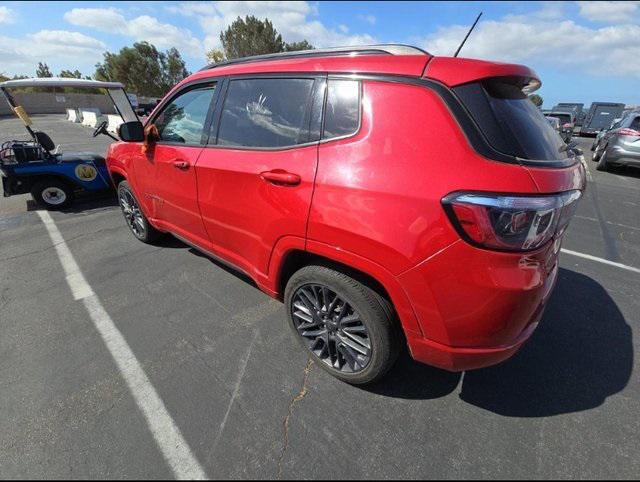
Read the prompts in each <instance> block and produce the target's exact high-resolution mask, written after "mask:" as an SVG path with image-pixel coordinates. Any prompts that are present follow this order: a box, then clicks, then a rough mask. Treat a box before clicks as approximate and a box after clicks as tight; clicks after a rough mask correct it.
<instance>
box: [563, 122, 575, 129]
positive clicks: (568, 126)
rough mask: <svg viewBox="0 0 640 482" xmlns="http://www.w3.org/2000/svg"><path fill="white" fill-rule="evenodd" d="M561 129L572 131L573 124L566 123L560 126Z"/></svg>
mask: <svg viewBox="0 0 640 482" xmlns="http://www.w3.org/2000/svg"><path fill="white" fill-rule="evenodd" d="M562 128H563V129H573V124H571V123H569V122H566V123H565V124H562Z"/></svg>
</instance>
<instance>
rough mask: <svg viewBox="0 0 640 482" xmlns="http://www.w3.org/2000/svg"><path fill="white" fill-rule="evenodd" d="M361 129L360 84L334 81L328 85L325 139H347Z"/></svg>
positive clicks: (355, 81)
mask: <svg viewBox="0 0 640 482" xmlns="http://www.w3.org/2000/svg"><path fill="white" fill-rule="evenodd" d="M359 127H360V82H359V81H357V80H341V79H332V80H329V81H328V83H327V104H326V108H325V120H324V131H323V134H322V138H323V139H333V138H336V137H345V136H349V135H352V134H355V133H356V132H358V128H359Z"/></svg>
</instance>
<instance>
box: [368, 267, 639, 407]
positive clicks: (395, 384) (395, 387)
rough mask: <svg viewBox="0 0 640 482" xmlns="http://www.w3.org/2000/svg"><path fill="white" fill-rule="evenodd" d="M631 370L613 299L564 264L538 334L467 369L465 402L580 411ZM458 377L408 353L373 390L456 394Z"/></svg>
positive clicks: (617, 386) (625, 330)
mask: <svg viewBox="0 0 640 482" xmlns="http://www.w3.org/2000/svg"><path fill="white" fill-rule="evenodd" d="M632 368H633V346H632V338H631V328H630V327H629V325H628V324H627V323H626V321H625V319H624V316H623V315H622V313H621V312H620V310H619V309H618V307H617V305H616V303H615V301H614V300H613V299H612V298H611V297H610V296H609V294H608V293H607V292H606V290H605V289H604V288H603V287H602V286H601V285H600V284H599V283H598V282H597V281H595V280H593V279H592V278H590V277H588V276H585V275H582V274H580V273H576V272H574V271H571V270H567V269H561V270H560V273H559V279H558V284H557V286H556V289H555V291H554V294H553V295H552V297H551V300H550V301H549V306H548V307H547V309H546V312H545V315H544V318H543V320H542V322H541V324H540V326H539V327H538V329H537V331H536V333H535V335H534V336H533V338H532V339H531V340H530V341H529V342H528V343H527V344H526V345H525V346H524V348H523V349H522V350H521V351H520V352H519V353H518V354H516V355H515V356H514V357H513V358H512V359H510V360H508V361H506V362H504V363H502V364H500V365H497V366H494V367H490V368H485V369H482V370H474V371H469V372H467V373H465V375H464V378H463V381H462V386H461V391H460V399H461V400H464V401H465V402H467V403H470V404H472V405H475V406H478V407H481V408H484V409H486V410H489V411H491V412H494V413H496V414H499V415H504V416H509V417H548V416H552V415H557V414H561V413H571V412H578V411H582V410H588V409H591V408H595V407H598V406H599V405H601V404H602V403H603V402H604V401H605V399H606V398H607V397H609V396H611V395H614V394H615V393H618V392H619V391H621V390H622V389H623V388H624V387H625V386H626V385H627V383H628V382H629V379H630V377H631V371H632ZM459 379H460V375H459V374H453V373H448V372H444V371H441V370H437V369H435V368H430V367H427V366H424V365H419V364H418V363H415V362H412V361H411V360H410V359H408V355H407V356H406V357H404V358H403V359H401V360H400V362H399V363H398V365H397V366H396V367H395V368H394V370H393V371H392V373H390V376H388V377H386V378H385V379H384V380H383V381H382V382H381V383H379V384H377V385H375V386H373V387H370V390H371V391H373V392H376V393H379V394H383V395H387V396H391V397H398V398H419V399H430V398H435V397H439V396H443V395H447V394H448V393H451V392H452V391H453V390H455V389H456V386H457V384H458V382H459Z"/></svg>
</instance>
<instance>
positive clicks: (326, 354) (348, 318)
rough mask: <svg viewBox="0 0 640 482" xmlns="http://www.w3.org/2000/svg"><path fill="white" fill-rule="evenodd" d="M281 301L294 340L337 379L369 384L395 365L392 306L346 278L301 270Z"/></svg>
mask: <svg viewBox="0 0 640 482" xmlns="http://www.w3.org/2000/svg"><path fill="white" fill-rule="evenodd" d="M323 292H324V294H323ZM309 294H311V298H309ZM313 295H315V296H316V302H317V303H314V301H313ZM336 297H337V298H338V301H336ZM305 300H306V302H305ZM284 302H285V306H286V310H287V318H288V323H289V327H290V328H291V330H292V331H293V333H294V336H295V337H296V338H297V339H298V341H299V342H300V343H301V345H302V346H303V347H304V348H305V349H306V350H307V352H308V353H309V355H310V357H311V358H312V359H313V360H314V362H315V363H316V364H317V365H318V366H320V367H321V368H322V369H324V370H326V371H327V372H328V373H330V374H331V375H333V376H334V377H336V378H338V379H339V380H342V381H344V382H347V383H350V384H353V385H364V384H370V383H373V382H375V381H378V380H380V379H381V378H382V377H383V376H384V375H385V374H386V373H387V372H388V371H389V370H390V369H391V367H392V366H393V364H394V363H395V361H396V359H397V357H398V354H399V352H400V346H401V344H400V340H401V334H400V331H399V328H398V325H397V322H396V317H395V314H394V311H393V308H392V306H391V304H390V303H389V302H388V301H387V300H386V299H385V298H383V297H382V296H380V295H379V294H378V293H376V292H375V291H374V290H372V289H371V288H369V287H367V286H365V285H364V284H362V283H360V282H359V281H356V280H355V279H353V278H351V277H350V276H347V275H346V274H344V273H341V272H339V271H335V270H333V269H330V268H328V267H325V266H306V267H304V268H302V269H300V270H299V271H297V272H295V273H294V274H293V276H291V278H290V279H289V282H288V283H287V287H286V289H285V296H284ZM314 308H315V312H314ZM327 308H328V309H327ZM331 314H333V316H331ZM323 316H324V321H323ZM303 318H306V320H305V319H303ZM309 319H310V320H311V321H308V320H309ZM305 328H306V329H305ZM310 328H315V329H314V330H311V329H310ZM323 331H324V333H322V332H323ZM314 335H317V336H314ZM354 337H355V338H354ZM354 340H360V342H355V341H354ZM366 345H368V346H369V350H367V349H366ZM367 352H368V356H367V355H366V353H367Z"/></svg>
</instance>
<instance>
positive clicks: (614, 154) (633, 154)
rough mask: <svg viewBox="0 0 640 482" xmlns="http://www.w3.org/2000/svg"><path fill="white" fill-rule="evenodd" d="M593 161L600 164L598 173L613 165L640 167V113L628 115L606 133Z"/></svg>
mask: <svg viewBox="0 0 640 482" xmlns="http://www.w3.org/2000/svg"><path fill="white" fill-rule="evenodd" d="M592 159H593V160H594V161H595V162H597V163H598V164H597V166H596V169H597V170H598V171H607V170H609V168H610V167H611V166H612V165H629V166H640V111H636V112H630V113H628V114H627V115H626V116H625V117H624V118H623V119H621V120H620V121H619V122H618V123H617V124H616V125H614V126H612V128H611V129H610V130H608V131H606V132H604V133H603V135H602V137H601V138H600V140H599V142H598V144H597V145H596V146H595V149H594V152H593V158H592Z"/></svg>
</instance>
